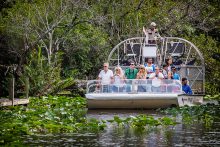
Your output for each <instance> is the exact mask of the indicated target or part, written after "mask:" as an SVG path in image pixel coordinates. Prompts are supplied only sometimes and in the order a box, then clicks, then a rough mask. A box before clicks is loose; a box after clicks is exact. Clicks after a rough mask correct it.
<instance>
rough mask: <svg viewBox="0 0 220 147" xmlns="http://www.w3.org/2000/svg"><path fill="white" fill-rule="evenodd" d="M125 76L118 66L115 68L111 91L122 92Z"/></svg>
mask: <svg viewBox="0 0 220 147" xmlns="http://www.w3.org/2000/svg"><path fill="white" fill-rule="evenodd" d="M124 82H125V76H124V73H123V71H122V69H121V67H120V66H117V67H116V68H115V73H114V84H113V86H112V91H113V92H122V91H123V89H124V86H125V85H124Z"/></svg>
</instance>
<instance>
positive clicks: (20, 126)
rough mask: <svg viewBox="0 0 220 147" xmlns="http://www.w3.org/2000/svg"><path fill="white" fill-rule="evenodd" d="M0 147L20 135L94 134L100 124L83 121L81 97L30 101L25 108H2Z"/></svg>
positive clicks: (102, 127) (84, 119)
mask: <svg viewBox="0 0 220 147" xmlns="http://www.w3.org/2000/svg"><path fill="white" fill-rule="evenodd" d="M1 109H2V110H1V111H0V118H1V122H0V123H1V125H0V136H1V137H0V145H4V144H8V143H10V142H13V143H15V142H17V141H19V142H20V140H19V139H18V138H19V136H21V135H34V134H49V133H73V132H96V131H99V130H103V129H104V128H105V126H106V125H105V123H104V122H103V121H98V120H96V119H91V120H89V119H86V113H87V111H86V100H85V99H84V98H82V97H75V98H71V97H64V96H59V97H58V96H48V97H45V96H43V97H39V98H30V103H29V104H28V106H15V107H2V108H1Z"/></svg>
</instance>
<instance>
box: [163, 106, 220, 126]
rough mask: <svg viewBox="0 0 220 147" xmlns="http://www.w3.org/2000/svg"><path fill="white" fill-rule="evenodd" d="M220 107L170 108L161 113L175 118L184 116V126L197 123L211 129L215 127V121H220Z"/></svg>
mask: <svg viewBox="0 0 220 147" xmlns="http://www.w3.org/2000/svg"><path fill="white" fill-rule="evenodd" d="M219 106H220V105H212V104H207V105H201V106H192V107H188V106H184V107H179V108H168V109H165V110H162V111H161V112H163V113H165V114H169V115H173V116H178V115H181V116H182V120H183V123H184V124H192V123H195V122H201V123H203V124H204V125H205V127H207V128H209V127H211V126H212V125H213V122H214V120H215V119H216V120H218V121H219V119H220V117H219V108H220V107H219Z"/></svg>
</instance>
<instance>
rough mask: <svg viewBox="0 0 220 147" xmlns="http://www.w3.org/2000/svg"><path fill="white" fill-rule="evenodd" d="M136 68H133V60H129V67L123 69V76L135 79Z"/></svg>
mask: <svg viewBox="0 0 220 147" xmlns="http://www.w3.org/2000/svg"><path fill="white" fill-rule="evenodd" d="M137 73H138V70H137V69H136V68H135V64H134V62H133V61H131V62H130V67H129V68H127V69H126V70H125V77H126V78H127V79H135V78H136V76H137Z"/></svg>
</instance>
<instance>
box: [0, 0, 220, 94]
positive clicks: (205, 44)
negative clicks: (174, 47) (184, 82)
mask: <svg viewBox="0 0 220 147" xmlns="http://www.w3.org/2000/svg"><path fill="white" fill-rule="evenodd" d="M14 1H15V3H13V4H11V3H10V2H7V3H8V4H10V7H7V6H6V9H4V10H2V12H1V15H0V18H1V19H0V23H1V25H0V32H1V34H0V35H1V36H3V38H5V39H4V41H1V43H0V45H1V48H3V49H4V51H6V52H3V54H4V55H7V56H8V58H5V57H4V56H1V57H2V58H0V59H1V60H2V62H1V63H4V64H12V63H13V64H14V63H17V64H19V66H21V67H20V68H21V69H22V68H23V67H22V66H24V65H25V64H26V62H25V61H26V58H27V56H30V57H31V55H30V54H33V52H35V51H36V50H34V48H36V47H37V46H39V47H40V48H42V55H44V58H45V60H48V63H49V64H48V70H49V71H50V70H52V69H51V68H54V63H56V61H55V60H53V59H52V58H54V57H55V56H56V55H57V52H58V51H60V50H62V52H63V53H64V55H63V56H62V58H63V60H62V65H60V67H59V68H60V69H57V70H59V71H60V72H61V70H62V76H64V78H69V77H73V78H79V79H83V78H85V77H88V78H90V79H94V78H95V77H96V76H97V74H98V71H99V68H100V67H101V65H102V63H103V62H105V61H106V59H107V56H108V54H109V52H110V51H111V49H112V48H113V47H114V46H115V45H117V44H118V43H119V42H120V41H122V40H124V39H127V38H130V37H136V36H143V32H142V27H143V26H145V27H148V26H149V24H150V22H151V21H154V22H156V23H157V26H158V29H159V32H160V34H161V35H162V36H177V37H178V36H179V37H183V38H186V39H188V40H189V41H192V42H193V43H195V45H196V46H198V48H199V49H200V50H201V52H202V53H203V55H204V57H205V63H206V81H207V83H206V91H207V94H212V93H215V94H216V93H217V92H218V91H219V89H220V88H219V84H218V83H220V82H219V79H220V77H219V71H220V70H219V66H218V64H219V61H217V60H215V59H213V58H212V54H214V53H219V32H220V31H219V25H218V23H219V18H220V17H219V16H220V15H219V14H220V13H219V11H220V10H219V7H218V6H219V5H218V2H217V1H212V2H210V1H199V0H192V1H183V0H181V1H173V0H166V1H161V0H148V1H142V0H141V1H136V0H135V1H129V0H128V1H117V0H111V1H95V0H89V1H88V0H81V1H78V2H77V3H74V2H72V1H70V0H47V1H45V0H32V1H26V0H14ZM204 34H205V35H204ZM2 40H3V39H2ZM37 53H38V52H37ZM37 53H36V54H37ZM7 56H6V57H7ZM9 59H10V60H9ZM15 59H16V60H15ZM31 60H33V59H29V61H31ZM50 60H52V62H54V63H52V64H50V62H51V61H50ZM58 60H60V59H58ZM29 61H28V62H29ZM58 62H59V61H58ZM27 66H29V65H27ZM49 66H50V68H49ZM215 67H216V68H215ZM25 68H26V67H25ZM55 69H56V68H55ZM55 69H54V70H55ZM4 72H5V71H2V74H3V73H4ZM20 72H21V73H23V71H20ZM25 72H26V70H25ZM57 73H58V71H57ZM52 75H53V74H52ZM19 76H20V75H19ZM49 77H50V76H49ZM55 77H56V78H57V77H58V76H55ZM2 79H4V78H2ZM39 79H40V80H42V79H44V78H39ZM50 80H52V81H50V82H49V83H50V84H52V83H53V82H54V81H53V79H50ZM45 81H47V80H45ZM55 81H56V79H55ZM58 82H59V80H58ZM43 83H44V82H42V83H41V84H39V83H38V84H34V86H35V88H37V87H38V88H37V89H39V86H41V85H44V84H43ZM55 83H56V82H55ZM50 84H49V85H50ZM36 85H37V86H36ZM49 87H50V86H49ZM47 89H48V87H46V88H45V89H44V90H42V91H41V92H39V93H42V94H43V93H47V92H46V91H47ZM48 93H50V92H48ZM40 95H41V94H40Z"/></svg>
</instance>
